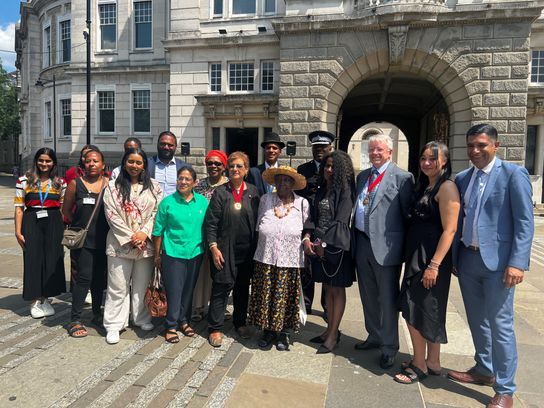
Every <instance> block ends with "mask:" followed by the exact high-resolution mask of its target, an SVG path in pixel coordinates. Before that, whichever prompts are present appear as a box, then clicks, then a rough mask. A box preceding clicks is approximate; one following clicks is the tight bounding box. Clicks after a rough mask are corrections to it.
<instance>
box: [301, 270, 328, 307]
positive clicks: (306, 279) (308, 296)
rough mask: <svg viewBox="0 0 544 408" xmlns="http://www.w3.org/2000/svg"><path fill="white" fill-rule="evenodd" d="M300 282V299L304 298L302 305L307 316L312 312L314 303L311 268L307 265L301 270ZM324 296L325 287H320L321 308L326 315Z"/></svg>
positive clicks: (313, 283)
mask: <svg viewBox="0 0 544 408" xmlns="http://www.w3.org/2000/svg"><path fill="white" fill-rule="evenodd" d="M301 281H302V297H303V298H304V305H305V306H306V311H307V312H308V314H310V313H311V312H312V303H313V302H314V292H315V281H314V280H313V279H312V267H311V265H310V264H309V263H308V267H307V268H305V269H303V271H302V274H301ZM325 299H326V294H325V286H324V285H321V300H320V303H321V307H322V308H323V311H324V312H325V314H327V305H326V304H325Z"/></svg>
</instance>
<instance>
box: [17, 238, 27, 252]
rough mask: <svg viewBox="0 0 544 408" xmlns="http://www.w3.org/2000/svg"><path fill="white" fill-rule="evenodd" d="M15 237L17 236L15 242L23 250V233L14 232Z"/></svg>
mask: <svg viewBox="0 0 544 408" xmlns="http://www.w3.org/2000/svg"><path fill="white" fill-rule="evenodd" d="M15 238H17V242H18V243H19V245H20V246H21V248H22V249H23V251H24V250H25V237H24V236H23V234H15Z"/></svg>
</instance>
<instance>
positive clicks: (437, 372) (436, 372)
mask: <svg viewBox="0 0 544 408" xmlns="http://www.w3.org/2000/svg"><path fill="white" fill-rule="evenodd" d="M412 363H413V360H410V361H403V362H402V363H400V368H402V369H404V370H406V369H407V368H408V367H409V366H410V364H412ZM427 371H428V374H429V375H434V376H437V377H440V376H441V375H442V369H440V370H433V369H432V368H429V367H427Z"/></svg>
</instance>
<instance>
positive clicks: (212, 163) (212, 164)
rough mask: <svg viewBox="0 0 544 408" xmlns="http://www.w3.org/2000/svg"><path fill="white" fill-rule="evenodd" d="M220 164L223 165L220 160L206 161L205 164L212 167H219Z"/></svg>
mask: <svg viewBox="0 0 544 408" xmlns="http://www.w3.org/2000/svg"><path fill="white" fill-rule="evenodd" d="M222 165H223V163H221V162H212V161H209V162H206V166H208V167H212V166H215V167H220V166H222Z"/></svg>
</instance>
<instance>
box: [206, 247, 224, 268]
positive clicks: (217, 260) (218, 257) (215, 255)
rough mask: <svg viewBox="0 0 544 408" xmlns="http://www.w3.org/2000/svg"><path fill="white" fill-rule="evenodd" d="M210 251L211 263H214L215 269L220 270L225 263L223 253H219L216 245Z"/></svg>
mask: <svg viewBox="0 0 544 408" xmlns="http://www.w3.org/2000/svg"><path fill="white" fill-rule="evenodd" d="M210 251H211V253H212V260H213V264H214V265H215V267H216V268H217V270H218V271H220V270H221V269H223V266H224V265H225V259H224V258H223V254H222V253H221V251H220V250H219V248H217V246H214V247H212V248H211V249H210Z"/></svg>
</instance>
